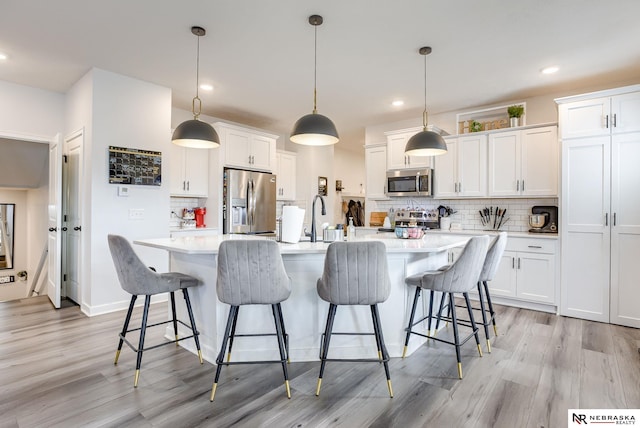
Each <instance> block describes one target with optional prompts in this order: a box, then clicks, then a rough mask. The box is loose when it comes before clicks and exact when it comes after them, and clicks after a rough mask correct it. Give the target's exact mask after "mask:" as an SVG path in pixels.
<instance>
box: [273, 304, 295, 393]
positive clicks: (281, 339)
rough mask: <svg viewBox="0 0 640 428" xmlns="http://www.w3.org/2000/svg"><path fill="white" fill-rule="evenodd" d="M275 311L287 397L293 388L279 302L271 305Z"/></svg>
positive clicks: (274, 319)
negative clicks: (291, 386)
mask: <svg viewBox="0 0 640 428" xmlns="http://www.w3.org/2000/svg"><path fill="white" fill-rule="evenodd" d="M271 312H273V322H274V324H275V326H276V337H277V339H278V349H279V350H280V360H281V361H282V371H283V372H284V386H285V388H286V390H287V398H291V388H290V387H289V373H288V372H287V354H286V352H285V344H284V333H283V328H282V323H281V319H282V317H281V314H280V313H279V310H278V305H277V304H272V305H271Z"/></svg>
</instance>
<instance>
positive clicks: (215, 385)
mask: <svg viewBox="0 0 640 428" xmlns="http://www.w3.org/2000/svg"><path fill="white" fill-rule="evenodd" d="M237 312H238V306H231V307H230V308H229V316H228V317H227V326H226V327H225V329H224V337H223V338H222V346H220V352H219V353H218V358H216V364H217V366H218V367H217V368H216V377H215V378H214V379H213V386H212V387H211V397H209V401H213V399H214V398H215V396H216V389H218V379H220V372H221V371H222V365H223V364H224V351H225V350H226V349H227V342H228V340H229V334H230V331H231V324H232V323H233V318H234V317H235V315H236V314H237Z"/></svg>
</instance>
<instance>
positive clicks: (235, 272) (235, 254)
mask: <svg viewBox="0 0 640 428" xmlns="http://www.w3.org/2000/svg"><path fill="white" fill-rule="evenodd" d="M216 292H217V294H218V299H219V300H220V301H221V302H222V303H227V304H228V305H231V308H230V309H229V317H228V318H227V326H226V328H225V332H224V337H223V339H222V346H221V347H220V352H219V353H218V357H217V358H216V364H217V365H218V367H217V369H216V376H215V379H214V381H213V387H212V388H211V397H210V400H211V401H213V399H214V398H215V395H216V389H217V388H218V380H219V379H220V372H221V370H222V366H223V365H225V366H229V365H235V364H259V363H279V364H282V371H283V372H284V384H285V388H286V390H287V398H291V390H290V388H289V374H288V372H287V361H288V359H289V339H288V336H287V333H286V330H285V328H284V320H283V317H282V308H281V307H280V303H281V302H283V301H285V300H287V299H288V298H289V295H290V294H291V284H290V279H289V277H288V276H287V272H286V271H285V270H284V263H283V262H282V256H281V255H280V250H279V248H278V244H276V242H275V241H271V240H266V239H247V240H230V241H224V242H222V244H220V249H219V251H218V277H217V283H216ZM243 305H271V312H272V313H273V320H274V323H275V330H276V332H275V333H256V334H236V324H237V321H238V312H239V311H240V306H243ZM256 336H276V339H277V341H278V349H279V350H280V359H279V360H262V361H237V362H232V361H230V360H231V348H232V346H233V340H234V338H237V337H256ZM227 344H228V345H229V350H228V354H227V361H224V354H225V351H226V350H227Z"/></svg>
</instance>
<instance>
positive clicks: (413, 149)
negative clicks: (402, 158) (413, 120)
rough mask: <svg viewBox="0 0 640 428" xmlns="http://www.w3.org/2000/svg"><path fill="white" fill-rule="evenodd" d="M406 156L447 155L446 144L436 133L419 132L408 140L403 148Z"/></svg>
mask: <svg viewBox="0 0 640 428" xmlns="http://www.w3.org/2000/svg"><path fill="white" fill-rule="evenodd" d="M404 153H405V154H406V155H408V156H437V155H443V154H445V153H447V143H446V142H445V141H444V138H442V136H441V135H440V134H438V133H437V132H433V131H428V130H426V129H425V130H424V131H420V132H418V133H417V134H416V135H414V136H413V137H411V138H409V141H407V145H406V146H405V148H404Z"/></svg>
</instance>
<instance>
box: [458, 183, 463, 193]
mask: <svg viewBox="0 0 640 428" xmlns="http://www.w3.org/2000/svg"><path fill="white" fill-rule="evenodd" d="M458 192H460V193H462V183H458Z"/></svg>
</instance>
